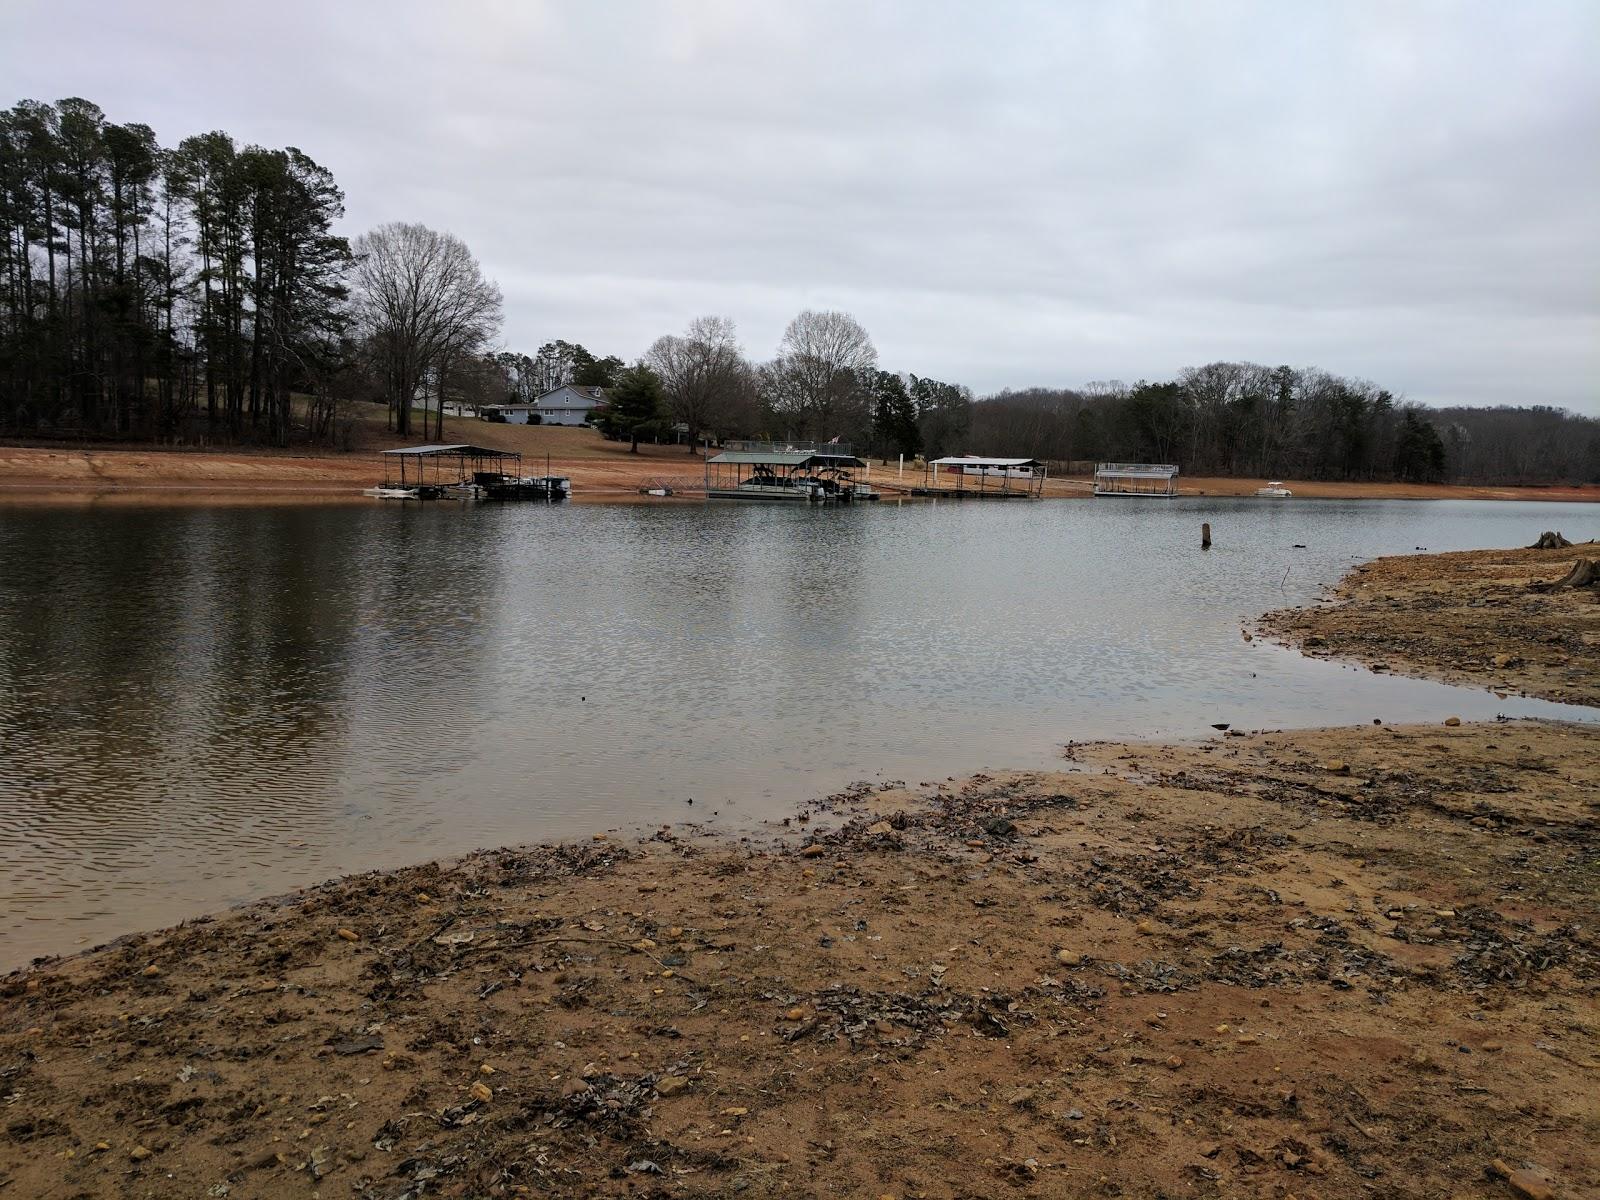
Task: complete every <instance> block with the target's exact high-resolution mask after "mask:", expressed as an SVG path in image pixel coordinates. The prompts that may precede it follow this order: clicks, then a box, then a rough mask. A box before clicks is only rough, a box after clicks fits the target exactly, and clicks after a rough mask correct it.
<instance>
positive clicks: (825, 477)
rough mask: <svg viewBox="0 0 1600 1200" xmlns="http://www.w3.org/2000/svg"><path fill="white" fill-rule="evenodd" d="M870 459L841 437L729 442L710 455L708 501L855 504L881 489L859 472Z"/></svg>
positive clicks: (874, 497)
mask: <svg viewBox="0 0 1600 1200" xmlns="http://www.w3.org/2000/svg"><path fill="white" fill-rule="evenodd" d="M866 466H867V464H866V463H865V462H864V461H862V460H861V459H859V458H857V457H856V456H855V455H854V454H852V453H851V452H850V447H849V446H847V445H841V444H840V443H838V442H823V443H813V442H801V443H794V442H729V443H728V444H727V445H726V446H725V447H724V448H723V450H722V451H721V453H718V454H715V455H712V456H711V457H710V458H707V459H706V498H707V499H708V500H772V501H780V502H781V501H790V502H796V503H802V504H850V503H856V502H859V501H862V500H876V499H877V498H878V494H877V493H876V492H874V491H873V490H872V489H871V488H870V487H868V486H867V484H866V483H865V482H864V481H858V480H857V479H856V477H855V472H856V471H857V470H860V469H864V468H866Z"/></svg>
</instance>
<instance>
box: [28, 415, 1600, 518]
mask: <svg viewBox="0 0 1600 1200" xmlns="http://www.w3.org/2000/svg"><path fill="white" fill-rule="evenodd" d="M365 407H366V408H368V409H371V411H365V412H364V413H363V416H362V418H361V420H360V421H359V422H358V424H357V426H356V436H355V444H356V447H357V448H356V449H354V450H351V451H348V452H335V451H324V452H308V451H305V450H299V451H291V452H277V451H269V450H256V451H252V450H239V449H230V450H215V449H199V448H190V449H153V448H150V447H140V446H128V447H106V448H82V447H66V446H45V445H40V446H0V496H7V497H10V498H16V497H21V496H29V495H31V496H34V497H68V496H72V495H93V494H100V495H104V494H107V493H111V492H148V493H151V494H153V495H162V494H181V493H185V492H191V493H202V494H210V495H226V494H229V493H235V494H239V495H247V494H259V495H262V496H271V497H280V498H281V497H290V496H293V495H295V494H310V495H334V494H340V493H343V494H347V495H354V494H357V493H359V492H360V490H361V489H362V488H366V487H371V486H372V485H373V484H375V483H378V482H381V481H382V476H383V468H382V464H381V462H380V460H379V459H378V457H377V454H378V451H379V450H383V449H389V448H392V447H394V446H398V445H401V444H404V443H407V442H409V443H416V442H420V441H423V440H426V439H423V438H421V437H414V438H410V439H399V438H396V437H395V436H394V435H393V434H390V433H388V432H387V431H386V430H385V429H384V428H383V423H382V410H381V409H376V408H373V407H372V406H365ZM445 440H446V441H464V442H470V443H473V444H475V445H482V446H486V447H489V448H494V449H503V450H508V451H516V452H518V453H520V454H522V455H523V467H524V469H525V470H528V471H537V472H539V473H543V472H544V469H545V464H546V456H548V462H549V468H550V470H551V471H553V472H554V473H556V474H559V475H566V476H569V477H570V478H571V479H572V483H573V494H574V498H575V499H578V500H583V499H585V498H589V499H617V498H619V497H621V496H626V495H637V494H638V492H639V489H640V488H643V487H654V486H657V485H660V484H667V485H668V486H671V487H673V488H674V489H675V490H678V491H681V492H693V491H695V490H696V489H698V488H700V487H701V486H702V483H703V480H704V465H703V460H702V459H701V457H700V456H699V455H698V454H694V455H691V454H689V453H687V452H686V450H685V449H684V447H681V446H654V445H648V444H646V445H643V446H640V447H639V453H638V454H631V453H629V450H628V447H627V445H626V444H623V443H619V442H608V441H606V440H605V439H604V438H602V437H601V436H600V435H599V434H598V433H596V432H595V431H594V430H592V429H587V428H563V427H556V426H547V425H546V426H527V425H498V424H491V423H489V422H487V421H478V420H474V419H469V418H449V419H447V420H446V422H445ZM870 481H871V482H872V483H873V484H874V486H877V487H879V488H881V489H883V490H884V491H886V492H889V493H891V494H892V493H893V492H895V491H896V490H898V488H897V478H896V473H895V468H894V466H893V465H888V466H885V465H884V464H883V463H881V462H874V463H873V465H872V470H871V472H870ZM1265 482H1266V481H1265V480H1255V479H1211V478H1181V479H1180V485H1181V487H1180V491H1181V494H1183V495H1209V496H1249V495H1252V494H1253V493H1254V492H1255V490H1256V488H1258V487H1260V486H1261V485H1262V484H1264V483H1265ZM1287 482H1288V486H1289V487H1290V488H1291V489H1292V490H1293V491H1294V493H1295V495H1296V496H1297V497H1301V498H1317V497H1321V498H1343V499H1416V500H1444V499H1462V500H1552V501H1557V500H1560V501H1600V487H1578V488H1570V487H1566V488H1558V487H1549V488H1490V487H1464V486H1454V485H1444V484H1379V483H1339V484H1336V483H1305V482H1299V481H1294V480H1290V481H1287ZM921 483H922V469H921V467H920V466H918V467H913V466H911V465H907V467H906V470H905V474H904V476H903V478H902V479H900V480H899V485H900V486H903V487H905V488H910V487H915V486H920V484H921ZM1092 486H1093V485H1092V481H1091V479H1090V478H1089V477H1088V476H1076V477H1067V478H1054V479H1050V480H1049V481H1048V482H1047V483H1046V485H1045V489H1044V494H1045V495H1046V496H1047V497H1051V498H1063V499H1067V498H1075V499H1085V498H1088V497H1090V496H1091V495H1092ZM1263 503H1266V502H1265V501H1263ZM1273 503H1281V502H1280V501H1274V502H1273Z"/></svg>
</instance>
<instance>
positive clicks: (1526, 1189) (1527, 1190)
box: [1490, 1158, 1556, 1200]
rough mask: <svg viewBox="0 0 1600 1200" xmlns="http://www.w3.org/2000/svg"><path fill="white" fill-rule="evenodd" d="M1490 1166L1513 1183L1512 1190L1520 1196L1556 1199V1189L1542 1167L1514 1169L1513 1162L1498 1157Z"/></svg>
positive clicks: (1530, 1198) (1535, 1199)
mask: <svg viewBox="0 0 1600 1200" xmlns="http://www.w3.org/2000/svg"><path fill="white" fill-rule="evenodd" d="M1490 1167H1491V1169H1492V1170H1493V1171H1494V1172H1495V1173H1496V1174H1498V1175H1501V1176H1502V1177H1504V1179H1505V1181H1506V1182H1507V1183H1509V1184H1510V1185H1511V1189H1512V1191H1514V1192H1516V1193H1517V1194H1518V1195H1519V1196H1526V1197H1528V1200H1555V1195H1556V1190H1555V1188H1553V1187H1552V1186H1551V1185H1550V1180H1549V1179H1547V1178H1546V1177H1545V1174H1544V1172H1543V1171H1542V1170H1541V1169H1540V1168H1538V1167H1519V1168H1517V1169H1515V1170H1513V1169H1512V1167H1511V1164H1509V1163H1507V1162H1505V1161H1504V1160H1503V1159H1498V1158H1497V1159H1495V1160H1494V1162H1493V1163H1492V1164H1490Z"/></svg>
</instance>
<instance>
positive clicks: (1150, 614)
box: [0, 499, 1600, 967]
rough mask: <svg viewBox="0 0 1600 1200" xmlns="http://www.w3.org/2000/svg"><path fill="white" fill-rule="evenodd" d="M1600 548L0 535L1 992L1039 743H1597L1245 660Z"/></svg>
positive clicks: (244, 518)
mask: <svg viewBox="0 0 1600 1200" xmlns="http://www.w3.org/2000/svg"><path fill="white" fill-rule="evenodd" d="M1202 520H1209V521H1210V522H1211V524H1212V526H1213V529H1214V536H1215V539H1216V544H1215V546H1214V547H1213V549H1211V550H1210V551H1209V552H1202V551H1201V550H1200V548H1199V526H1200V522H1201V521H1202ZM1597 525H1600V509H1596V508H1593V507H1588V506H1582V505H1573V506H1566V505H1549V504H1516V503H1503V504H1502V503H1473V502H1433V503H1416V502H1372V501H1366V502H1343V501H1302V500H1294V501H1289V502H1268V501H1253V500H1213V499H1196V500H1189V499H1184V500H1176V501H1157V502H1141V501H1098V502H1054V501H1044V502H1013V503H1008V504H978V503H968V504H960V503H951V502H943V503H937V504H932V503H906V504H884V505H881V506H876V507H861V508H853V509H851V508H846V509H837V510H835V509H829V510H813V509H794V508H789V507H781V506H773V507H761V506H749V507H740V506H736V505H717V506H711V507H706V506H701V505H680V504H662V505H657V506H639V505H630V506H615V507H606V506H576V507H560V506H557V507H550V506H545V505H538V504H528V505H506V506H494V505H485V506H478V507H471V506H463V505H459V504H454V503H438V504H431V505H424V506H415V505H404V506H402V505H394V504H380V503H372V504H370V505H349V504H341V505H328V506H305V505H295V506H284V507H274V506H270V505H263V506H258V507H205V506H195V505H183V506H139V507H124V506H116V507H89V508H82V507H78V508H73V507H60V508H57V507H42V506H4V505H0V839H3V847H4V848H3V852H0V967H3V966H13V965H16V964H18V963H20V962H23V961H25V960H26V959H27V958H28V957H30V956H32V955H35V954H43V953H56V952H65V951H70V950H72V949H74V948H76V947H78V946H80V945H83V944H87V943H89V942H97V941H101V940H104V939H105V938H106V937H108V936H111V935H114V934H117V933H121V932H126V931H129V930H132V929H138V928H148V927H152V926H157V925H162V924H169V923H172V922H174V921H177V920H179V919H181V918H183V917H186V916H191V915H194V914H196V913H199V912H202V911H212V910H216V909H219V908H222V907H225V906H226V905H228V904H230V903H232V902H236V901H240V900H245V899H249V898H252V897H256V896H260V895H266V894H271V893H275V892H281V891H284V890H287V889H289V888H291V887H294V886H298V885H302V884H307V883H312V882H315V881H318V880H321V879H325V878H327V877H329V876H332V875H336V874H340V873H344V872H349V871H356V870H363V869H367V868H372V867H381V866H392V865H397V864H400V863H404V862H411V861H417V860H422V859H426V858H432V857H436V856H440V855H449V854H454V853H457V852H461V851H465V850H469V849H472V848H475V847H479V846H486V845H500V844H506V843H515V842H522V841H531V840H538V839H543V838H549V837H560V836H568V835H574V834H586V833H589V832H592V831H595V830H599V829H606V828H616V827H619V826H620V827H628V826H637V825H649V824H655V823H663V822H668V821H679V820H683V819H688V818H696V819H704V820H707V821H710V822H713V823H715V824H719V825H725V826H734V827H738V826H746V827H748V826H751V825H755V824H756V823H758V822H760V821H762V820H765V819H772V818H774V817H777V816H780V815H782V814H784V813H786V812H788V811H789V810H790V808H791V806H792V805H793V804H794V803H795V802H797V801H799V800H802V799H805V798H807V797H810V796H814V795H819V794H825V793H827V792H829V791H832V790H835V789H837V788H838V787H839V786H840V785H843V784H845V783H847V782H849V781H851V780H855V779H862V778H870V779H878V778H888V779H904V780H907V781H909V782H911V783H917V782H920V781H924V780H931V779H940V778H944V777H945V776H947V775H953V774H958V773H966V772H971V771H974V770H980V769H984V768H996V767H1032V766H1046V765H1049V764H1050V763H1052V762H1053V761H1055V760H1056V759H1057V757H1058V755H1059V750H1060V747H1061V745H1062V744H1063V743H1065V742H1067V741H1069V740H1073V739H1078V740H1082V739H1086V738H1096V737H1118V738H1127V737H1194V736H1201V735H1210V734H1211V730H1210V728H1209V726H1210V724H1211V723H1212V722H1220V721H1228V722H1232V723H1234V724H1235V725H1238V726H1243V727H1252V728H1253V727H1260V726H1270V727H1286V726H1307V725H1319V724H1333V723H1341V722H1352V721H1363V722H1364V721H1370V720H1371V719H1372V718H1373V717H1381V718H1383V719H1384V720H1385V721H1389V722H1394V721H1402V720H1407V719H1435V718H1441V717H1443V716H1445V715H1447V714H1450V713H1458V714H1460V715H1461V716H1462V717H1464V718H1482V717H1492V716H1494V715H1496V714H1497V713H1507V714H1532V715H1569V716H1570V715H1576V716H1580V717H1585V718H1592V717H1593V716H1594V715H1595V714H1594V713H1593V711H1591V710H1574V709H1569V708H1564V707H1563V706H1559V705H1553V704H1545V703H1541V702H1537V701H1527V700H1518V699H1505V700H1501V699H1497V698H1495V697H1494V696H1492V695H1490V694H1489V693H1487V692H1479V691H1470V690H1464V689H1458V688H1450V687H1446V686H1444V685H1440V684H1433V683H1428V682H1423V681H1418V680H1408V679H1403V678H1394V677H1388V676H1377V675H1371V674H1368V673H1366V672H1364V671H1359V670H1353V669H1350V668H1347V667H1341V666H1338V665H1334V664H1330V663H1326V662H1318V661H1313V660H1309V659H1305V658H1302V657H1301V656H1299V655H1297V654H1294V653H1292V652H1289V651H1285V650H1282V649H1278V648H1275V647H1271V646H1267V645H1264V644H1262V643H1260V642H1256V643H1246V642H1244V641H1243V639H1242V638H1241V637H1240V636H1239V630H1240V628H1241V625H1242V624H1244V623H1246V622H1248V621H1249V620H1251V619H1252V618H1254V617H1255V616H1256V615H1258V614H1259V613H1261V612H1262V611H1264V610H1266V609H1268V608H1273V607H1279V606H1282V605H1287V604H1299V603H1304V602H1307V601H1310V600H1312V599H1314V598H1315V597H1316V596H1317V595H1318V594H1319V592H1321V591H1322V590H1324V589H1325V588H1326V587H1327V586H1328V585H1330V584H1332V583H1333V582H1334V581H1335V580H1337V579H1338V578H1339V576H1341V575H1342V574H1343V573H1344V572H1345V571H1346V570H1347V569H1348V568H1349V567H1350V566H1351V565H1352V564H1353V563H1356V562H1358V561H1361V560H1363V559H1367V558H1371V557H1374V556H1376V555H1379V554H1390V553H1398V552H1410V551H1412V550H1413V549H1414V548H1416V547H1423V546H1425V547H1428V548H1430V549H1432V550H1447V549H1460V548H1470V547H1483V546H1510V545H1521V544H1525V543H1527V542H1529V541H1531V540H1532V539H1533V537H1534V536H1535V535H1536V534H1537V533H1538V532H1539V531H1540V530H1543V529H1563V530H1565V531H1566V532H1567V533H1568V534H1569V535H1573V536H1576V535H1580V534H1581V535H1584V536H1587V535H1590V534H1593V533H1595V532H1596V529H1595V526H1597ZM1297 542H1299V543H1305V548H1304V549H1295V548H1294V544H1295V543H1297ZM691 798H692V799H693V801H694V804H693V806H692V807H691V806H690V805H689V804H688V803H687V802H688V801H689V800H690V799H691Z"/></svg>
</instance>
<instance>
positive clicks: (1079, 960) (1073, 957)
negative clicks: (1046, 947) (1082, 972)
mask: <svg viewBox="0 0 1600 1200" xmlns="http://www.w3.org/2000/svg"><path fill="white" fill-rule="evenodd" d="M1056 961H1057V962H1058V963H1060V964H1061V965H1062V966H1063V967H1081V966H1083V955H1081V954H1079V953H1078V952H1077V951H1076V950H1057V951H1056Z"/></svg>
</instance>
